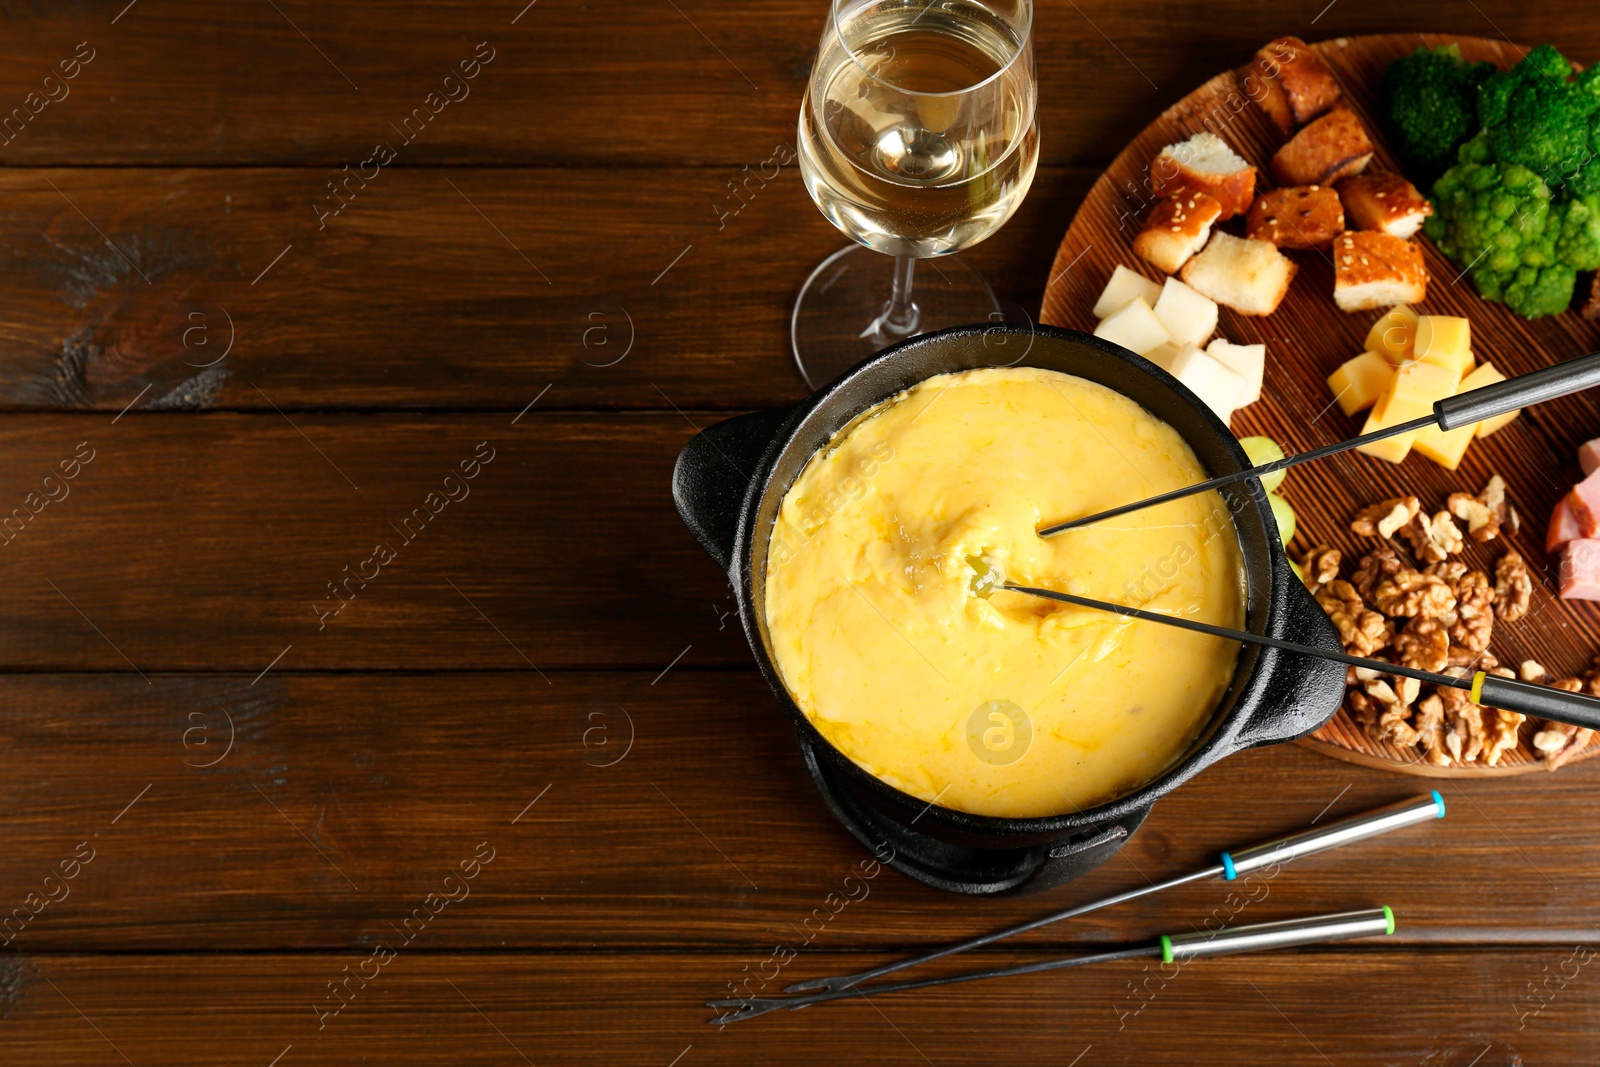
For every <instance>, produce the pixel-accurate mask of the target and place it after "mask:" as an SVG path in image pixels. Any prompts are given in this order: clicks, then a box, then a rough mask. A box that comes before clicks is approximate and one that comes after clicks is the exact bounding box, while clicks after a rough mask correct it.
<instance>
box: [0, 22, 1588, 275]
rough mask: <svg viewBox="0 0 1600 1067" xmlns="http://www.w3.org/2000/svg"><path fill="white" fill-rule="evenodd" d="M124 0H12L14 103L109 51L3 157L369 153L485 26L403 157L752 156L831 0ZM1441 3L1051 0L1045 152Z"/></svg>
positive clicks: (237, 158) (498, 160)
mask: <svg viewBox="0 0 1600 1067" xmlns="http://www.w3.org/2000/svg"><path fill="white" fill-rule="evenodd" d="M126 4H127V0H108V2H101V3H93V4H88V3H84V4H69V5H45V4H34V3H26V2H21V0H18V2H13V3H11V4H8V5H7V6H6V8H5V9H4V10H0V19H3V20H4V23H3V24H4V29H5V32H4V34H0V57H3V58H4V59H5V62H4V63H0V104H3V106H4V108H5V109H6V110H7V111H9V110H10V109H11V108H12V107H15V106H20V105H21V104H22V103H23V101H24V99H25V98H26V94H27V93H29V92H36V91H40V90H41V88H42V80H43V78H44V76H45V75H47V74H49V73H51V71H52V70H54V69H55V68H56V65H57V64H58V62H59V61H60V60H61V59H63V58H66V57H68V56H70V55H72V53H73V50H74V48H75V46H76V45H77V44H78V43H79V42H82V41H88V42H89V44H90V46H91V47H93V48H95V49H96V50H97V54H96V57H95V58H94V60H93V61H92V62H91V63H90V64H89V65H88V66H87V67H84V68H83V70H82V73H81V74H80V75H79V77H78V78H76V79H75V80H74V81H73V82H72V83H71V86H72V89H71V95H70V96H68V97H67V98H66V99H65V100H63V101H61V102H60V103H58V104H48V105H46V106H45V107H44V108H43V110H42V111H40V113H39V114H38V115H37V116H36V118H34V119H33V120H32V121H30V122H28V123H27V125H26V127H25V128H24V129H23V132H22V133H21V135H20V136H16V137H14V138H13V139H12V140H11V141H10V143H8V144H0V162H3V163H5V164H8V165H18V164H28V165H38V164H60V163H66V164H95V165H106V164H118V163H134V164H140V165H169V166H170V165H191V164H203V165H207V164H209V165H223V166H236V165H238V164H240V163H241V162H249V163H254V164H285V165H292V166H302V165H308V164H315V165H317V166H327V165H330V164H331V165H332V166H333V167H335V168H336V167H338V166H340V165H342V164H346V163H348V164H351V165H354V164H356V163H357V162H359V161H360V160H361V159H363V158H365V156H366V155H367V153H368V152H370V151H371V149H372V147H373V145H374V143H375V142H376V141H378V140H380V139H386V140H391V141H394V142H395V143H396V145H397V146H398V145H399V143H400V141H401V140H402V138H400V137H399V135H398V134H396V132H395V131H394V129H393V127H392V126H391V124H396V125H398V124H399V123H401V122H402V120H403V119H404V118H405V117H406V116H407V115H409V114H411V112H412V111H413V109H415V108H417V107H420V106H423V104H424V99H425V97H426V95H427V94H428V93H430V92H435V91H441V90H442V88H443V79H444V77H445V75H446V74H448V73H449V72H450V70H449V68H451V67H452V66H453V65H454V64H456V63H457V62H458V61H459V60H461V59H463V58H465V57H468V56H470V55H472V54H473V52H474V50H475V49H476V47H477V45H478V43H479V42H481V41H488V42H489V43H490V46H491V47H492V48H494V49H495V52H496V54H495V58H494V60H493V61H492V62H491V63H490V64H489V65H488V66H487V67H485V68H484V69H483V70H482V72H481V73H480V74H479V76H478V77H477V78H476V79H474V80H473V81H472V82H471V86H470V88H471V95H470V96H468V97H467V98H466V99H464V100H461V101H460V102H458V103H450V104H447V105H445V106H444V107H443V109H442V110H441V111H440V112H439V114H438V116H437V118H436V119H434V120H433V121H432V122H430V123H429V124H428V125H427V127H426V128H425V130H424V131H423V133H422V134H421V135H420V136H418V137H416V138H415V140H414V141H413V142H412V143H411V144H409V145H405V146H404V148H403V152H402V155H401V156H400V158H399V159H398V160H397V161H396V164H395V165H396V166H410V165H417V164H429V165H439V164H445V165H460V164H464V163H475V164H505V163H521V164H536V165H560V166H565V165H573V164H577V165H590V164H596V163H605V164H613V165H626V166H643V167H650V168H654V167H659V166H662V165H668V166H675V165H682V164H715V165H731V166H732V167H734V168H735V169H737V168H738V167H740V166H741V165H743V164H747V163H748V164H750V165H751V166H755V165H756V164H758V163H759V162H760V161H761V160H762V159H765V158H766V156H767V153H768V152H769V151H770V150H771V148H772V145H773V144H774V143H775V140H774V139H775V138H778V139H785V140H787V139H789V138H791V137H793V135H794V129H795V116H796V114H797V112H798V109H799V103H800V97H801V93H802V92H803V89H804V86H805V80H806V77H807V75H808V73H809V71H810V66H811V60H812V56H813V53H814V50H815V48H816V44H817V40H818V37H819V36H820V34H821V32H822V28H823V17H824V12H825V11H826V5H825V4H824V3H822V2H820V0H806V2H803V3H802V2H794V0H756V2H752V3H742V4H730V3H718V2H712V0H691V2H687V3H685V2H682V0H677V2H676V3H675V5H674V4H663V3H657V2H654V0H620V2H617V3H611V4H607V5H605V6H604V8H603V9H602V8H600V7H598V6H595V7H582V6H576V5H565V6H564V5H561V4H556V3H550V2H549V0H539V3H537V4H534V5H533V6H532V7H531V8H530V7H527V0H503V2H501V3H496V4H492V5H486V4H482V3H477V2H473V0H433V2H430V3H428V4H412V3H403V2H398V0H385V2H380V3H368V4H360V5H341V4H316V3H311V2H308V0H276V8H277V10H275V9H274V6H273V5H271V4H244V5H239V6H236V7H228V8H226V9H220V10H219V9H218V8H217V7H216V6H215V5H212V4H207V3H204V0H160V2H151V0H139V2H138V3H137V4H136V6H134V7H133V8H132V9H131V10H129V11H127V13H126V14H124V15H122V16H121V17H120V18H119V19H118V20H117V21H116V23H115V25H113V24H112V19H113V18H114V17H116V16H117V15H118V13H119V12H121V11H122V10H123V8H124V7H125V6H126ZM525 8H526V10H524V9H525ZM519 12H520V13H521V18H520V19H518V20H517V21H516V22H515V23H513V19H514V18H516V16H517V15H518V14H519ZM1446 19H1447V21H1449V22H1450V23H1451V24H1450V25H1448V26H1446V27H1445V28H1448V29H1454V30H1460V31H1462V32H1466V33H1478V34H1483V35H1486V36H1498V35H1499V34H1501V33H1504V34H1509V35H1510V36H1511V37H1512V38H1513V39H1515V40H1521V41H1541V40H1546V39H1557V40H1559V41H1560V43H1561V44H1562V47H1563V48H1564V49H1566V50H1567V52H1568V53H1569V54H1570V55H1572V56H1573V57H1574V58H1577V59H1580V60H1586V61H1587V60H1592V59H1594V58H1595V57H1596V56H1597V55H1600V23H1596V22H1595V21H1594V20H1593V19H1592V18H1590V17H1589V13H1588V12H1587V11H1585V10H1583V9H1571V8H1569V9H1558V10H1557V11H1544V10H1541V9H1540V8H1539V7H1538V6H1536V5H1526V4H1516V3H1513V2H1511V0H1481V2H1479V3H1478V4H1477V7H1476V8H1473V7H1465V6H1464V7H1462V8H1461V10H1460V11H1459V12H1452V13H1451V14H1449V15H1448V16H1446ZM1438 20H1439V15H1438V13H1437V12H1436V11H1434V10H1433V9H1431V8H1428V7H1426V6H1424V5H1421V4H1419V3H1416V2H1415V0H1411V2H1408V3H1396V4H1388V5H1383V6H1374V5H1362V4H1349V3H1341V4H1335V5H1334V6H1333V7H1332V8H1329V9H1327V10H1326V11H1323V12H1321V13H1320V14H1319V13H1318V12H1317V11H1309V10H1308V11H1305V12H1300V11H1296V12H1294V13H1289V12H1285V11H1283V10H1280V9H1278V8H1274V7H1270V6H1260V5H1253V4H1248V5H1247V4H1241V3H1233V4H1230V5H1229V6H1227V7H1225V8H1221V9H1219V8H1214V7H1207V6H1206V5H1199V4H1172V5H1166V6H1164V7H1162V8H1161V9H1160V10H1159V14H1158V15H1156V14H1154V13H1153V12H1152V11H1151V10H1150V9H1148V8H1145V7H1143V6H1141V5H1130V4H1118V3H1114V2H1111V0H1086V2H1081V3H1080V2H1076V0H1043V2H1041V3H1039V5H1038V10H1037V15H1036V18H1035V33H1034V36H1035V48H1036V51H1037V54H1038V56H1039V81H1040V93H1039V99H1040V102H1041V108H1042V110H1041V113H1040V117H1041V123H1042V127H1043V131H1044V140H1043V142H1042V151H1043V153H1044V159H1045V160H1046V161H1047V162H1051V163H1064V164H1073V165H1080V166H1103V165H1104V164H1105V162H1106V161H1107V159H1108V158H1109V154H1108V149H1114V148H1115V147H1116V146H1118V145H1120V144H1121V143H1122V142H1123V141H1125V140H1126V138H1127V135H1128V131H1130V130H1137V129H1139V128H1141V127H1143V126H1144V125H1145V124H1146V123H1148V122H1150V121H1151V120H1152V119H1154V118H1155V117H1156V116H1157V115H1158V114H1159V113H1160V111H1161V109H1162V108H1164V107H1166V106H1167V104H1169V103H1170V102H1171V101H1172V100H1174V99H1176V98H1178V97H1179V96H1181V95H1182V94H1183V93H1185V92H1187V91H1188V90H1189V89H1191V88H1192V87H1194V86H1196V85H1199V84H1200V83H1201V82H1203V81H1205V80H1206V79H1207V78H1209V77H1211V76H1212V75H1213V74H1215V73H1216V72H1217V71H1218V70H1220V69H1223V68H1225V67H1230V66H1235V65H1238V64H1240V63H1243V62H1245V61H1246V60H1248V59H1249V57H1250V55H1251V53H1252V52H1254V51H1255V49H1256V48H1257V47H1259V46H1260V44H1261V43H1262V42H1265V41H1268V40H1271V39H1272V38H1274V37H1276V36H1278V35H1279V34H1282V33H1286V32H1287V33H1299V34H1301V35H1303V36H1305V37H1307V38H1308V39H1310V38H1313V37H1316V38H1322V37H1335V36H1338V35H1341V34H1349V33H1378V32H1385V31H1388V32H1396V33H1404V32H1410V31H1413V30H1415V29H1417V28H1418V27H1419V26H1425V25H1438ZM1497 27H1498V29H1497ZM302 34H303V36H302ZM319 53H320V54H319ZM341 71H342V73H341ZM346 78H348V79H349V80H348V81H347V80H346ZM747 79H748V80H747ZM352 82H353V83H354V84H355V85H356V86H359V90H357V89H353V88H352V86H351V83H352ZM456 91H457V93H458V95H459V90H456ZM57 92H58V93H59V90H57ZM321 182H322V179H321V177H318V178H317V181H316V183H315V184H317V185H321ZM802 276H803V274H802Z"/></svg>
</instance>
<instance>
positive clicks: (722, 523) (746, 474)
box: [672, 408, 794, 570]
mask: <svg viewBox="0 0 1600 1067" xmlns="http://www.w3.org/2000/svg"><path fill="white" fill-rule="evenodd" d="M793 410H794V409H793V408H776V409H774V410H771V411H755V412H751V413H750V414H748V415H738V416H735V417H734V418H731V419H728V420H727V421H726V422H719V423H717V424H716V425H715V426H707V427H706V428H705V429H704V430H701V431H700V432H699V433H698V434H696V435H695V436H694V437H692V438H691V439H690V440H689V443H688V444H686V445H684V446H683V451H682V452H679V453H678V463H677V466H675V467H674V468H673V470H672V499H673V501H674V502H675V503H676V504H677V505H678V514H679V515H681V516H683V522H684V525H685V526H687V527H689V531H690V532H691V533H693V534H694V538H695V540H696V541H699V542H700V547H701V548H703V549H705V550H706V551H707V552H708V553H710V555H711V558H712V559H714V560H716V561H717V566H719V567H721V568H722V569H723V570H728V569H729V565H730V564H731V563H732V560H733V540H734V536H735V535H736V533H737V532H738V529H739V513H740V511H741V510H742V508H743V506H744V497H745V491H746V490H748V489H749V487H750V483H751V482H752V481H754V480H755V477H756V467H757V466H758V465H759V463H760V461H761V458H762V457H763V456H764V455H765V454H766V451H767V447H768V446H769V445H771V444H772V442H773V440H774V439H775V438H776V437H777V436H778V431H779V429H780V428H781V427H782V425H783V423H784V421H785V420H786V419H787V418H788V417H789V415H790V414H791V412H793Z"/></svg>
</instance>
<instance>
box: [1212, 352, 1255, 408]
mask: <svg viewBox="0 0 1600 1067" xmlns="http://www.w3.org/2000/svg"><path fill="white" fill-rule="evenodd" d="M1206 355H1208V356H1210V357H1211V358H1212V359H1214V360H1216V361H1217V362H1218V363H1221V364H1222V365H1223V366H1224V367H1227V368H1228V369H1229V370H1231V371H1233V373H1235V374H1237V375H1238V376H1239V377H1241V378H1243V379H1244V380H1245V381H1246V382H1247V383H1248V384H1249V385H1250V395H1249V397H1248V398H1247V399H1246V400H1245V403H1246V404H1254V403H1255V402H1256V401H1257V400H1260V399H1261V382H1262V380H1263V379H1264V378H1265V377H1266V373H1267V346H1266V345H1236V344H1234V343H1233V342H1232V341H1229V340H1226V339H1225V338H1221V337H1219V338H1217V339H1216V340H1215V341H1212V342H1211V343H1210V344H1209V345H1207V346H1206Z"/></svg>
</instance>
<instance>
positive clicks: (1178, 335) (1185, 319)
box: [1154, 278, 1217, 345]
mask: <svg viewBox="0 0 1600 1067" xmlns="http://www.w3.org/2000/svg"><path fill="white" fill-rule="evenodd" d="M1154 310H1155V313H1156V318H1158V319H1160V320H1161V325H1163V326H1165V327H1166V328H1167V333H1168V334H1169V335H1170V336H1171V337H1172V339H1173V340H1174V341H1176V342H1178V343H1179V344H1180V345H1181V344H1190V345H1203V344H1205V343H1206V338H1208V337H1210V336H1211V335H1212V334H1214V333H1216V332H1217V302H1216V301H1215V300H1212V299H1211V298H1210V297H1206V296H1201V295H1200V294H1199V293H1197V292H1195V291H1194V290H1193V289H1191V288H1189V287H1188V286H1187V285H1184V284H1183V283H1182V282H1180V281H1179V280H1178V279H1176V278H1168V279H1167V284H1166V285H1165V286H1163V287H1162V289H1161V298H1160V299H1159V300H1157V301H1156V302H1155V309H1154Z"/></svg>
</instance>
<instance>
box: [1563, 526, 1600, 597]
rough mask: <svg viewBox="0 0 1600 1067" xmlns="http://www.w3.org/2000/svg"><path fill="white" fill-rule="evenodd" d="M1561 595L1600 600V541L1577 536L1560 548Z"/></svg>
mask: <svg viewBox="0 0 1600 1067" xmlns="http://www.w3.org/2000/svg"><path fill="white" fill-rule="evenodd" d="M1561 597H1562V599H1564V600H1600V541H1595V540H1592V539H1588V538H1579V539H1578V540H1576V541H1571V542H1569V543H1568V544H1567V547H1566V548H1564V549H1562V550H1561Z"/></svg>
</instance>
